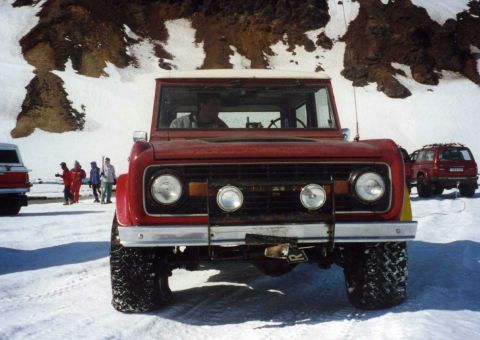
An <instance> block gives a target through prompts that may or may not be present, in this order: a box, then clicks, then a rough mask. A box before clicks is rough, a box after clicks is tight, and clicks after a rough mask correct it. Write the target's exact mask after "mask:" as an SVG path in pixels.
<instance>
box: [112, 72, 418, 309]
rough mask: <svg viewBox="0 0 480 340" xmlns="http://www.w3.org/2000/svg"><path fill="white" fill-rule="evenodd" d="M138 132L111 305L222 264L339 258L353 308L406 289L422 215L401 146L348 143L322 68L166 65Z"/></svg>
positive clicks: (283, 269)
mask: <svg viewBox="0 0 480 340" xmlns="http://www.w3.org/2000/svg"><path fill="white" fill-rule="evenodd" d="M134 140H136V141H135V143H134V145H133V148H132V151H131V154H130V164H129V170H128V174H123V175H121V176H120V177H119V179H118V183H117V202H116V215H115V217H114V221H113V226H112V237H111V252H110V267H111V281H112V294H113V299H112V303H113V306H114V307H115V308H116V309H117V310H119V311H122V312H139V311H148V310H152V309H155V308H158V307H160V306H162V305H164V304H167V303H169V302H171V300H172V292H171V290H170V288H169V286H168V278H169V276H170V275H172V270H173V269H175V268H186V269H188V270H195V269H196V268H197V267H198V264H199V263H201V262H202V261H210V262H215V261H222V260H229V261H247V262H249V263H252V264H254V265H255V266H256V267H257V268H258V269H259V270H260V271H262V272H263V273H265V274H268V275H273V276H278V275H281V274H285V273H288V272H289V271H291V270H292V269H293V268H294V267H295V266H296V265H298V264H300V263H302V262H310V263H315V264H317V265H318V266H319V267H321V268H328V267H330V266H331V265H332V264H337V265H339V266H341V267H343V269H344V273H345V281H346V288H347V289H346V293H347V295H348V298H349V300H350V302H351V303H352V304H353V305H354V306H355V307H359V308H364V309H376V308H384V307H389V306H393V305H396V304H399V303H401V302H402V301H403V300H404V299H405V297H406V288H407V246H406V241H409V240H412V239H413V238H414V237H415V233H416V228H417V224H416V222H413V221H411V210H410V201H409V196H408V194H405V193H406V189H405V181H404V178H405V177H404V163H403V160H402V156H401V154H400V151H399V149H398V148H397V145H396V144H395V143H394V142H393V141H391V140H387V139H385V140H364V141H359V142H349V141H346V140H345V139H344V137H343V134H342V129H341V126H340V121H339V117H338V113H337V109H336V106H335V100H334V95H333V91H332V86H331V83H330V79H329V78H328V77H326V76H325V75H322V74H319V73H301V72H280V71H274V70H202V71H192V72H169V73H166V74H165V75H164V76H162V77H160V78H159V79H157V83H156V92H155V101H154V110H153V117H152V128H151V133H150V138H149V139H148V138H147V134H146V133H136V134H135V135H134Z"/></svg>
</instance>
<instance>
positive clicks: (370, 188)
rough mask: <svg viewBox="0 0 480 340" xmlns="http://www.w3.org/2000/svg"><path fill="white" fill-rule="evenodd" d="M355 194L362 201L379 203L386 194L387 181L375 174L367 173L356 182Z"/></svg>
mask: <svg viewBox="0 0 480 340" xmlns="http://www.w3.org/2000/svg"><path fill="white" fill-rule="evenodd" d="M355 192H356V194H357V196H358V197H359V198H360V199H361V200H362V201H366V202H375V201H378V200H379V199H380V198H382V197H383V194H385V181H384V180H383V178H382V176H380V175H379V174H377V173H375V172H365V173H363V174H361V175H360V176H358V178H357V180H356V181H355Z"/></svg>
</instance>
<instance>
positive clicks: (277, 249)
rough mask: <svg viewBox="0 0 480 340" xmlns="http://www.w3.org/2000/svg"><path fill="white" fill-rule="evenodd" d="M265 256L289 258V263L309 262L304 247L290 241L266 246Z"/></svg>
mask: <svg viewBox="0 0 480 340" xmlns="http://www.w3.org/2000/svg"><path fill="white" fill-rule="evenodd" d="M264 254H265V257H269V258H273V259H283V260H287V262H288V263H301V262H307V261H308V257H307V254H306V253H305V251H304V250H303V249H299V248H297V247H296V246H294V245H291V244H289V243H281V244H277V245H274V246H271V247H267V248H265V253H264Z"/></svg>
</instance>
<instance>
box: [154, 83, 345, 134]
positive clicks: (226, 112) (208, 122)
mask: <svg viewBox="0 0 480 340" xmlns="http://www.w3.org/2000/svg"><path fill="white" fill-rule="evenodd" d="M159 107H160V110H159V119H158V128H170V129H191V128H197V129H336V128H337V122H336V121H335V116H334V114H333V110H332V106H331V103H330V99H329V96H328V88H327V87H323V86H317V87H288V86H263V87H258V86H257V87H255V86H253V87H245V86H240V85H238V86H228V87H227V86H223V87H220V86H211V87H210V86H209V87H198V86H189V87H187V86H163V87H162V88H161V96H160V105H159Z"/></svg>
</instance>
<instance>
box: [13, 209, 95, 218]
mask: <svg viewBox="0 0 480 340" xmlns="http://www.w3.org/2000/svg"><path fill="white" fill-rule="evenodd" d="M100 213H103V211H95V210H78V211H44V212H26V213H24V212H20V214H19V215H18V216H16V217H15V218H19V217H32V216H65V215H66V216H69V215H87V214H88V215H90V214H100Z"/></svg>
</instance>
